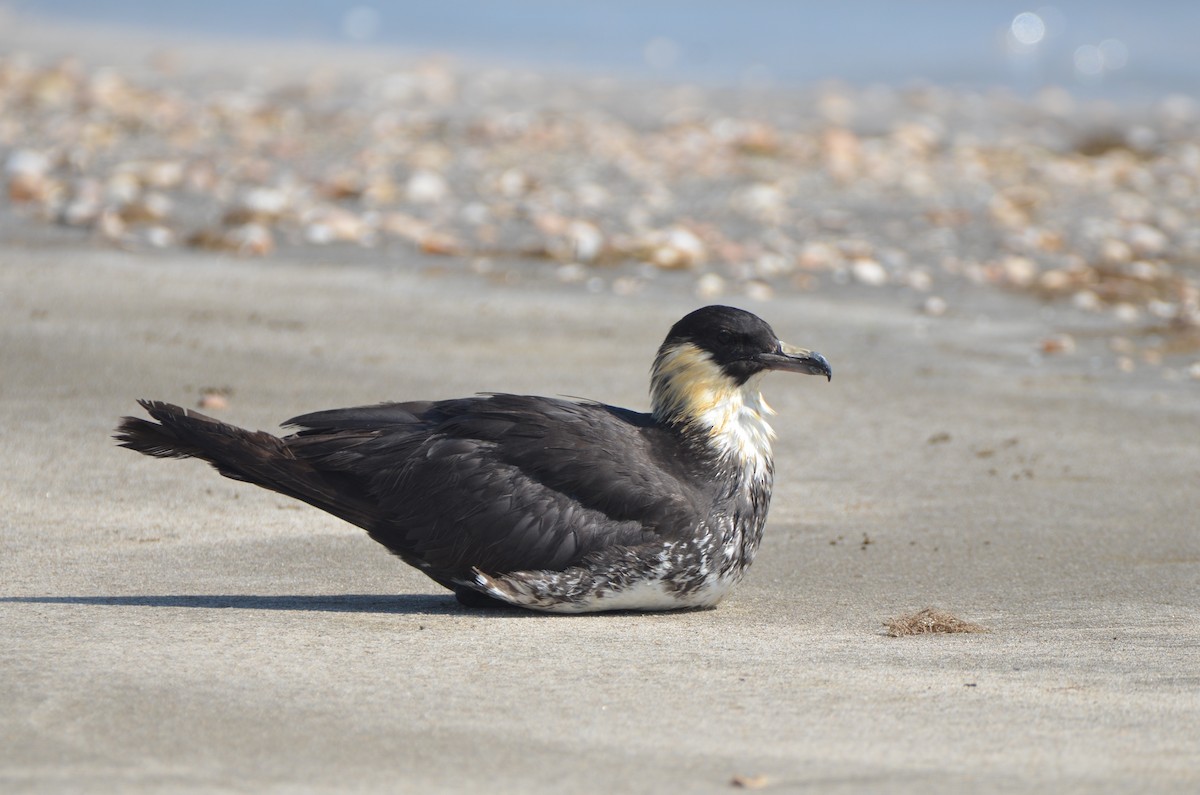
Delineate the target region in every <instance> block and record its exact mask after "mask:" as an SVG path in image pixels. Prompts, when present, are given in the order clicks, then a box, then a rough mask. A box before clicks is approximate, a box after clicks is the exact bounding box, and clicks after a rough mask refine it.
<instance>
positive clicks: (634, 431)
mask: <svg viewBox="0 0 1200 795" xmlns="http://www.w3.org/2000/svg"><path fill="white" fill-rule="evenodd" d="M776 370H778V371H785V372H793V373H802V374H809V375H823V376H825V378H826V380H830V379H831V378H832V370H831V368H830V365H829V362H828V361H827V360H826V359H825V357H824V356H822V355H821V354H820V353H817V352H815V351H812V350H808V349H805V348H798V347H793V346H791V345H788V344H786V343H784V342H782V341H781V340H780V339H779V337H778V336H777V335H776V334H775V332H774V331H773V330H772V329H771V326H770V325H768V324H767V322H766V321H764V320H763V319H762V318H760V317H758V316H757V315H755V314H753V313H751V312H747V311H745V310H742V309H736V308H733V307H728V306H706V307H702V308H700V309H696V310H695V311H693V312H691V313H690V314H688V315H686V316H685V317H683V318H682V319H681V320H679V321H678V322H677V323H675V324H674V325H673V326H672V327H671V329H670V331H669V332H668V333H667V336H666V339H665V340H664V341H663V343H662V345H661V346H660V347H659V348H658V352H657V354H656V355H655V357H654V359H653V364H652V367H651V375H650V397H651V407H650V411H649V412H648V413H643V412H638V411H634V410H631V409H626V408H619V407H617V406H611V405H607V404H605V403H600V402H596V401H591V400H584V399H579V398H551V397H539V396H530V395H516V394H507V393H480V394H477V395H475V396H472V397H464V398H457V399H447V400H436V401H416V402H387V403H380V404H376V405H367V406H360V407H355V408H343V409H332V410H327V411H317V412H314V413H310V414H304V415H301V416H297V417H293V418H292V419H290V420H287V421H286V422H284V423H283V424H282V425H283V427H285V428H291V429H293V430H294V432H292V433H290V434H289V435H286V436H282V437H280V436H276V435H273V434H271V433H267V432H265V431H250V430H246V429H244V428H240V427H237V426H235V425H231V424H228V423H225V422H221V421H219V420H217V419H214V418H211V417H208V416H205V415H203V414H200V413H198V412H196V411H194V410H190V409H183V408H180V407H179V406H176V405H172V404H170V403H165V402H161V401H153V400H139V401H138V403H139V404H140V405H141V406H142V407H143V408H144V409H145V411H146V412H147V413H148V414H149V415H150V417H151V418H152V420H153V421H151V420H147V419H144V418H139V417H124V418H122V420H121V423H120V425H119V426H118V427H117V430H116V432H115V433H114V439H115V440H116V441H117V442H118V443H119V445H120V446H121V447H125V448H128V449H131V450H135V451H137V452H139V453H143V454H145V455H148V456H153V457H157V458H196V459H201V460H203V461H207V462H208V463H209V464H211V465H212V466H213V467H215V468H216V470H217V472H219V473H220V474H222V475H224V476H225V477H228V478H232V479H234V480H239V481H245V482H247V483H252V484H255V485H257V486H261V487H263V488H266V489H270V490H272V491H275V492H278V493H280V494H283V495H286V496H288V497H292V498H295V499H298V500H301V501H303V502H306V503H308V504H309V505H312V506H315V507H317V508H320V509H321V510H323V511H327V512H328V513H330V514H333V515H334V516H337V517H339V518H341V519H343V520H345V521H347V522H350V523H351V524H354V525H357V526H358V527H360V528H362V529H364V530H366V531H367V533H368V535H369V536H370V537H371V538H372V539H374V540H375V541H377V542H379V543H380V544H382V545H383V546H385V547H387V549H389V550H390V551H391V552H392V553H394V554H395V555H397V556H399V557H400V559H401V560H403V561H404V562H405V563H408V564H409V565H411V566H413V567H415V568H417V569H418V570H420V571H421V572H423V573H424V574H426V575H427V576H428V577H430V578H431V579H432V580H434V581H435V582H437V583H438V584H439V585H441V586H443V587H445V588H447V589H449V590H451V591H453V592H454V594H455V595H456V597H457V599H458V601H459V602H460V603H462V604H463V605H466V606H469V607H506V606H515V607H519V608H526V609H530V610H535V611H541V612H548V613H591V612H601V611H611V610H622V611H666V610H677V609H696V608H710V607H713V606H715V605H716V604H717V603H718V602H719V601H721V599H722V598H723V597H724V596H726V594H727V593H728V592H729V591H730V589H731V588H732V586H734V585H735V584H736V583H737V582H738V581H739V580H741V579H742V577H743V575H744V574H745V572H746V570H747V568H748V567H749V566H750V564H751V563H752V562H753V560H754V557H755V554H756V552H757V551H758V547H759V544H760V541H761V540H762V535H763V530H764V527H765V525H766V519H767V510H768V507H769V505H770V501H771V490H772V486H773V481H774V461H773V458H772V450H771V440H772V439H773V437H774V432H773V430H772V429H771V426H770V425H769V424H768V422H767V417H768V415H770V414H773V413H774V412H773V410H772V409H771V408H770V406H768V405H767V403H766V401H765V400H764V399H763V396H762V393H761V391H760V384H761V382H762V379H763V377H764V376H765V375H766V374H767V373H769V372H771V371H776Z"/></svg>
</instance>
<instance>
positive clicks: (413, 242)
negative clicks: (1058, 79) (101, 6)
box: [0, 54, 1200, 379]
mask: <svg viewBox="0 0 1200 795" xmlns="http://www.w3.org/2000/svg"><path fill="white" fill-rule="evenodd" d="M172 63H173V64H175V66H174V68H173V69H172V70H171V71H169V72H160V73H154V72H153V71H152V70H151V71H150V72H146V70H141V71H138V72H137V73H136V75H135V74H134V73H132V71H131V70H127V72H129V73H123V72H122V71H120V70H118V69H115V68H95V67H93V66H92V65H86V66H85V65H84V64H83V63H82V62H80V61H78V60H71V59H68V60H63V61H57V62H44V63H39V62H37V61H36V59H34V58H32V57H29V56H22V55H19V54H5V55H0V164H2V174H0V179H3V197H4V203H0V206H3V207H5V211H6V212H10V213H14V214H16V215H17V217H18V218H20V219H21V220H22V221H25V220H34V221H41V222H44V223H45V224H48V225H54V226H56V227H58V228H59V229H63V230H77V231H75V232H74V234H75V235H76V236H77V237H78V236H79V235H85V236H90V237H91V238H92V239H94V240H96V241H98V242H100V243H101V244H104V245H113V246H118V247H122V248H131V249H166V250H170V249H185V248H196V249H208V250H216V251H221V252H226V253H229V254H232V255H235V256H243V257H269V256H277V255H279V254H280V253H283V252H289V253H294V252H297V251H304V250H308V249H311V250H319V249H322V248H328V247H337V246H341V247H351V248H364V249H386V250H387V251H388V253H389V256H390V259H393V260H400V259H402V258H403V257H404V256H408V255H413V256H412V257H411V259H412V261H414V262H417V263H419V262H420V261H421V258H423V257H441V258H443V260H445V261H447V263H448V266H452V265H450V263H451V262H457V263H458V264H460V265H461V266H462V268H463V270H464V271H470V270H472V268H473V265H472V264H473V263H474V264H475V266H474V268H475V270H480V269H479V268H478V267H477V266H478V263H481V262H486V263H487V268H486V269H485V270H486V271H487V272H488V274H489V276H490V277H493V278H497V279H498V280H499V281H505V280H507V281H513V280H514V278H515V277H517V276H521V275H525V274H544V275H546V276H548V277H549V278H555V279H558V280H560V281H562V282H564V283H567V284H576V285H579V286H581V287H582V288H584V289H589V290H597V289H608V290H613V291H616V292H619V293H622V294H630V293H634V292H637V291H638V290H639V289H641V288H642V287H644V286H646V285H647V284H648V283H649V282H651V281H654V280H660V281H664V282H669V283H670V284H672V285H676V284H682V285H685V286H686V287H687V288H688V289H690V290H691V291H692V292H694V293H695V294H697V295H698V296H700V297H703V298H704V299H706V300H708V299H718V298H720V297H722V296H729V295H733V296H744V297H746V298H749V299H750V300H755V301H768V300H770V299H771V298H772V297H774V296H776V295H780V294H781V293H785V292H788V291H812V290H826V289H847V290H860V291H867V292H871V291H874V292H878V293H881V294H886V295H898V296H901V297H902V299H903V300H906V301H907V302H908V303H909V304H910V305H911V306H912V307H913V310H914V313H917V314H922V315H923V316H924V317H926V318H928V319H929V320H930V322H936V319H938V318H951V317H954V316H955V315H956V311H957V310H958V307H956V300H957V297H959V296H962V295H963V290H964V289H968V288H971V287H975V286H978V287H982V288H985V289H986V288H994V289H999V290H1004V291H1009V292H1014V293H1020V294H1024V295H1027V296H1030V297H1031V298H1033V299H1036V300H1041V301H1045V302H1047V303H1048V305H1050V306H1062V307H1064V308H1065V309H1067V310H1069V311H1072V312H1081V313H1084V314H1085V315H1094V316H1096V317H1097V318H1100V319H1102V320H1103V321H1104V322H1106V323H1107V324H1108V325H1109V326H1110V327H1111V329H1112V331H1111V333H1112V334H1113V335H1115V336H1120V337H1122V338H1123V340H1125V341H1123V342H1119V343H1116V344H1118V345H1121V346H1125V347H1129V348H1131V349H1130V350H1128V351H1127V352H1125V353H1121V354H1119V355H1117V354H1114V353H1111V352H1107V351H1102V354H1103V356H1106V357H1107V360H1108V361H1109V362H1110V363H1112V364H1113V365H1117V364H1119V365H1120V367H1119V368H1118V369H1121V370H1130V371H1132V370H1141V369H1142V368H1144V367H1160V368H1162V369H1163V371H1164V375H1167V374H1168V373H1169V374H1172V375H1173V377H1175V378H1177V379H1186V378H1193V377H1197V376H1196V375H1195V374H1196V373H1197V372H1200V361H1198V357H1200V225H1197V224H1196V222H1195V221H1196V218H1197V216H1198V213H1200V198H1198V197H1200V104H1198V103H1197V102H1196V101H1195V100H1194V99H1191V98H1187V97H1182V96H1165V97H1163V98H1161V99H1159V100H1157V101H1156V102H1154V103H1153V104H1151V105H1150V106H1149V107H1147V108H1145V109H1142V110H1138V111H1133V110H1127V111H1121V110H1120V109H1116V110H1114V109H1113V108H1112V107H1111V106H1102V105H1100V104H1099V103H1097V104H1094V105H1089V104H1087V103H1084V102H1082V101H1080V100H1077V99H1075V98H1073V97H1071V96H1070V95H1069V94H1067V93H1066V92H1064V91H1061V90H1057V89H1046V90H1044V91H1043V92H1042V93H1040V94H1038V95H1036V96H1034V97H1033V98H1032V99H1020V98H1018V97H1015V96H1009V95H1004V94H999V93H972V92H970V91H969V90H966V89H961V90H960V89H953V90H951V89H945V88H939V87H934V86H925V87H917V88H910V89H900V88H889V87H882V86H873V87H870V88H863V89H858V88H853V87H849V86H843V85H818V86H808V87H804V86H801V87H796V88H794V89H788V90H785V89H762V90H755V91H747V92H743V94H741V95H738V96H736V97H732V98H731V97H730V95H729V94H728V93H725V94H722V93H720V92H718V91H715V90H713V91H706V90H704V89H699V88H696V87H692V86H688V87H683V86H674V87H672V86H665V87H652V88H648V87H643V86H638V87H633V86H622V85H620V84H617V83H615V82H613V81H590V80H586V79H578V80H574V81H563V80H557V79H555V78H552V77H549V76H546V75H543V74H539V73H535V72H529V71H523V70H520V69H517V68H511V67H506V68H483V67H469V68H468V67H459V66H457V65H455V64H454V63H453V62H451V61H448V60H446V59H429V60H419V61H403V62H402V61H399V60H398V61H397V64H396V65H395V66H392V67H388V68H376V69H373V70H370V71H368V70H360V71H361V73H360V74H352V73H350V71H351V70H350V67H347V72H346V73H345V74H342V75H339V74H337V73H335V72H331V71H330V70H329V68H317V67H313V69H312V74H309V75H305V74H303V73H300V74H294V73H293V74H291V75H284V76H276V77H271V76H270V73H269V71H264V70H252V71H250V72H248V74H244V75H230V74H229V73H223V74H221V75H218V74H216V73H213V72H211V71H210V72H205V71H203V69H204V68H205V67H202V66H198V67H195V68H194V71H192V72H189V71H187V67H185V66H182V65H181V61H180V59H173V60H172ZM772 92H774V93H772ZM13 225H14V226H17V227H20V226H21V225H22V224H21V223H16V224H13ZM422 267H430V266H429V265H428V263H426V264H425V265H423V266H422ZM962 311H964V312H965V311H968V310H966V309H965V308H963V309H962ZM1126 342H1128V345H1127V344H1126ZM1043 347H1044V346H1043ZM1029 350H1030V354H1031V356H1032V357H1034V358H1037V357H1039V356H1041V355H1042V354H1043V353H1052V354H1055V355H1056V356H1057V357H1058V358H1059V359H1062V358H1063V356H1070V355H1073V354H1075V351H1073V350H1071V349H1070V346H1069V345H1067V346H1064V345H1059V344H1057V343H1052V344H1051V345H1050V346H1049V347H1048V348H1044V349H1043V350H1039V343H1038V341H1037V340H1031V341H1030V346H1029ZM1084 353H1085V352H1084V351H1083V350H1080V351H1079V352H1078V354H1077V355H1078V356H1080V357H1081V358H1082V356H1083V355H1084Z"/></svg>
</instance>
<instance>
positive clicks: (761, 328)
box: [663, 305, 830, 386]
mask: <svg viewBox="0 0 1200 795" xmlns="http://www.w3.org/2000/svg"><path fill="white" fill-rule="evenodd" d="M687 343H690V344H692V345H695V346H696V347H697V348H699V349H701V350H702V351H704V352H706V353H707V354H708V355H709V356H710V357H711V358H712V360H713V362H714V363H715V364H716V365H718V366H719V367H720V368H721V371H722V372H723V373H724V374H725V375H727V376H728V377H729V378H731V379H733V380H734V382H736V383H737V384H738V385H739V386H740V385H741V384H744V383H745V382H746V381H748V380H749V379H750V378H751V377H753V376H755V375H757V374H758V373H761V372H763V371H764V370H791V371H794V372H802V373H809V374H812V375H824V376H825V377H826V378H828V377H829V375H830V369H829V363H828V362H827V361H825V358H824V357H823V356H821V355H820V354H819V353H814V352H812V351H807V350H800V349H792V348H789V347H788V346H785V345H784V344H783V343H782V342H780V340H779V337H778V336H777V335H776V334H775V331H774V330H773V329H772V328H771V327H770V326H769V325H768V324H767V322H766V321H765V320H763V319H762V318H760V317H759V316H758V315H755V314H753V313H751V312H747V311H745V310H744V309H736V308H734V307H732V306H716V305H714V306H706V307H703V308H701V309H697V310H696V311H694V312H692V313H691V314H689V315H687V316H685V317H684V318H683V319H681V320H680V321H679V322H678V323H676V324H675V325H674V326H672V327H671V331H670V333H669V334H667V339H666V340H665V341H664V342H663V349H668V348H671V347H674V346H677V345H682V344H687Z"/></svg>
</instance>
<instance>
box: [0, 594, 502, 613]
mask: <svg viewBox="0 0 1200 795" xmlns="http://www.w3.org/2000/svg"><path fill="white" fill-rule="evenodd" d="M0 603H10V604H12V603H24V604H57V605H96V606H100V607H190V608H201V609H207V610H225V609H231V608H232V609H237V610H302V611H319V612H331V613H395V614H402V615H454V614H462V613H475V614H486V613H492V612H498V611H491V610H472V609H469V608H465V607H463V606H462V605H460V604H458V602H457V601H455V599H454V596H453V595H452V594H445V595H441V594H400V595H391V594H387V595H380V594H329V595H279V596H258V595H251V594H194V595H193V594H179V595H174V594H171V595H162V596H153V595H148V596H4V597H0Z"/></svg>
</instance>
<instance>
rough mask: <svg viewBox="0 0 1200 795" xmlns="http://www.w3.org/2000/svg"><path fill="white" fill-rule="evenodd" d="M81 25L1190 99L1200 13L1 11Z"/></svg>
mask: <svg viewBox="0 0 1200 795" xmlns="http://www.w3.org/2000/svg"><path fill="white" fill-rule="evenodd" d="M7 5H8V7H9V8H11V9H13V10H15V11H17V12H22V13H35V14H38V15H44V16H48V17H56V18H59V19H65V20H72V21H77V22H95V23H104V24H111V25H123V26H136V27H142V28H150V29H157V30H163V31H169V32H175V33H179V34H187V35H202V36H211V37H240V38H265V39H273V40H281V41H297V40H303V41H323V42H343V43H355V44H360V45H364V46H374V47H392V48H402V49H404V50H406V51H408V52H414V53H420V52H426V53H428V52H445V53H451V54H455V55H459V56H467V57H475V58H483V59H491V60H497V59H499V60H505V61H509V62H514V63H522V64H527V65H536V66H540V67H556V68H564V69H570V70H580V71H591V72H596V71H600V72H607V73H615V74H619V75H623V76H653V77H659V78H668V79H685V80H697V81H702V82H705V83H711V84H721V85H736V84H745V83H749V84H753V85H761V84H764V83H775V84H796V83H800V82H808V81H814V80H825V79H830V78H837V79H843V80H847V81H851V82H885V83H889V84H903V83H906V82H910V81H914V80H924V81H930V82H934V83H940V84H950V85H961V86H969V87H976V88H978V87H981V86H992V85H1003V86H1009V87H1012V88H1014V89H1017V90H1032V89H1036V88H1038V87H1040V86H1043V85H1046V84H1050V83H1056V84H1061V85H1067V86H1070V87H1072V88H1073V89H1076V90H1078V91H1080V92H1083V93H1086V94H1088V95H1104V96H1113V97H1118V98H1122V99H1135V98H1136V97H1137V95H1138V93H1139V92H1145V91H1148V90H1149V91H1162V90H1194V89H1195V88H1196V81H1197V78H1198V77H1200V56H1198V55H1197V53H1196V48H1195V37H1196V34H1197V31H1200V3H1190V2H1179V1H1178V0H1148V1H1147V2H1137V3H1133V2H1126V1H1125V0H1059V1H1058V2H1056V3H1053V4H1042V3H1038V2H1036V0H1035V1H1034V2H1013V1H1011V0H973V1H972V2H960V1H959V0H909V1H908V2H903V1H902V0H857V1H856V2H844V3H834V2H790V1H789V0H739V1H738V2H729V0H724V1H721V0H576V1H574V2H557V0H508V1H507V2H490V1H489V0H440V1H439V2H374V3H364V2H353V1H352V0H290V1H289V0H241V1H239V0H212V1H211V2H204V3H163V2H155V1H154V0H107V1H106V2H93V1H90V0H10V2H8V3H7Z"/></svg>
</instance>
